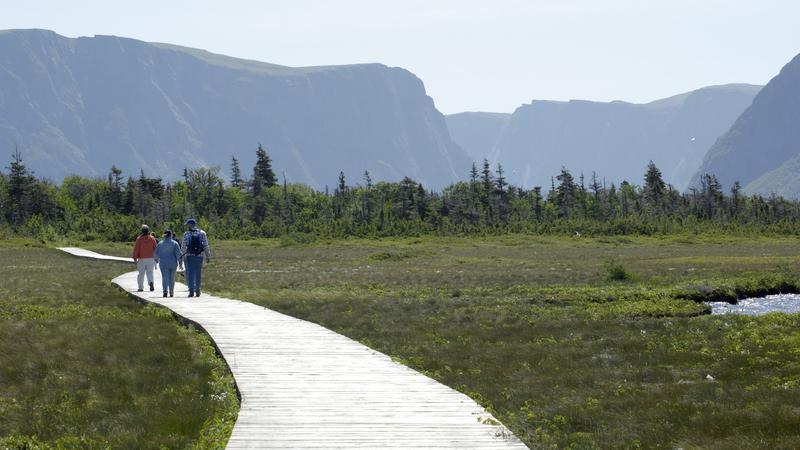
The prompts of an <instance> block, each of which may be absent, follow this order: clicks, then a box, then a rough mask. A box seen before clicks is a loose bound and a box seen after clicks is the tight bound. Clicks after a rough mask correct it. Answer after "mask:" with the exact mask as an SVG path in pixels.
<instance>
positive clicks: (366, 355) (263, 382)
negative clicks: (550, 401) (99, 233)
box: [61, 248, 527, 449]
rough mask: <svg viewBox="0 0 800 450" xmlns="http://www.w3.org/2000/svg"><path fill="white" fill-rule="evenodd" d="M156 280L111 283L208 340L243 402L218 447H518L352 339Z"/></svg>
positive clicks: (463, 401) (484, 418)
mask: <svg viewBox="0 0 800 450" xmlns="http://www.w3.org/2000/svg"><path fill="white" fill-rule="evenodd" d="M61 250H63V251H65V252H68V253H70V254H73V255H76V256H82V257H88V258H95V259H104V260H117V261H131V260H130V259H129V258H117V257H110V256H106V255H100V254H97V253H94V252H89V251H87V250H83V249H79V248H62V249H61ZM155 278H156V283H155V284H156V290H155V292H148V291H145V292H136V288H137V286H136V272H129V273H126V274H123V275H121V276H119V277H117V278H115V279H114V280H113V283H114V284H116V285H118V286H120V287H121V288H122V289H124V290H125V291H127V292H128V293H129V294H130V295H132V296H134V297H137V298H138V299H140V300H143V301H145V302H149V303H154V304H157V305H161V306H164V307H167V308H169V309H171V310H172V311H173V312H175V313H176V314H177V315H178V316H180V317H182V318H184V319H186V320H189V321H192V322H194V323H196V324H198V325H199V326H200V327H202V329H203V330H205V331H206V332H207V333H208V334H209V336H210V337H211V339H212V340H213V341H214V343H215V345H216V346H217V348H218V349H219V350H220V353H221V354H222V356H223V358H224V359H225V361H226V362H227V364H228V366H229V367H230V369H231V372H232V373H233V376H234V379H235V380H236V384H237V389H238V390H239V392H240V395H241V398H242V404H241V410H240V412H239V416H238V418H237V421H236V425H235V426H234V429H233V433H232V434H231V437H230V440H229V441H228V445H227V448H230V449H242V448H283V449H289V448H318V449H330V448H337V449H338V448H381V449H407V448H432V449H433V448H436V449H524V448H527V447H525V445H524V444H522V442H520V441H519V439H517V438H516V437H515V436H514V435H513V434H512V433H511V432H510V431H509V430H508V429H507V428H506V427H504V426H503V425H501V424H500V423H499V422H497V420H495V419H494V417H492V415H491V414H489V413H488V412H487V411H486V410H485V409H483V408H482V407H481V406H480V405H478V404H477V403H475V402H474V401H473V400H472V399H471V398H469V397H467V396H466V395H464V394H462V393H460V392H457V391H455V390H453V389H450V388H448V387H447V386H444V385H443V384H441V383H438V382H436V381H435V380H432V379H431V378H428V377H426V376H424V375H422V374H420V373H418V372H415V371H413V370H411V369H409V368H408V367H405V366H403V365H401V364H398V363H396V362H394V361H393V360H392V359H391V358H390V357H388V356H387V355H384V354H382V353H380V352H377V351H375V350H372V349H370V348H368V347H366V346H364V345H362V344H360V343H358V342H356V341H354V340H352V339H349V338H347V337H345V336H342V335H340V334H337V333H334V332H333V331H331V330H328V329H326V328H324V327H321V326H319V325H316V324H313V323H310V322H306V321H303V320H300V319H296V318H293V317H290V316H287V315H284V314H281V313H278V312H276V311H272V310H270V309H267V308H263V307H261V306H258V305H254V304H252V303H247V302H242V301H239V300H233V299H227V298H220V297H216V296H212V295H208V294H203V295H202V296H201V297H200V298H187V294H188V289H187V288H186V286H185V285H184V284H181V283H176V287H175V297H174V298H163V297H161V284H160V282H161V280H160V276H159V275H158V274H157V275H156V277H155Z"/></svg>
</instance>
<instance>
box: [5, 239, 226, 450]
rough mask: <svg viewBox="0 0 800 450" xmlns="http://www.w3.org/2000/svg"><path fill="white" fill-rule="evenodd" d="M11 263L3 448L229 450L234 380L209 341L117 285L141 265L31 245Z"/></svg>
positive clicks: (8, 250)
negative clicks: (122, 276)
mask: <svg viewBox="0 0 800 450" xmlns="http://www.w3.org/2000/svg"><path fill="white" fill-rule="evenodd" d="M26 245H27V246H26ZM0 261H2V262H3V264H0V280H2V283H0V448H37V449H38V448H49V447H58V448H81V449H84V448H141V449H147V448H153V449H158V448H173V449H177V448H222V447H223V446H224V443H225V442H226V441H227V438H228V435H229V433H230V429H231V426H232V424H233V422H234V421H235V418H236V414H237V412H238V400H237V398H236V391H235V388H234V385H233V380H232V377H231V376H230V374H229V372H227V368H226V367H225V366H224V363H223V362H222V361H221V360H220V359H219V358H218V357H217V356H216V355H215V354H214V348H213V346H212V345H211V343H210V342H209V341H208V339H207V338H206V337H205V335H203V334H201V333H199V332H197V331H194V330H192V329H190V328H185V327H183V326H181V325H179V324H178V323H177V322H176V321H175V320H173V318H172V316H171V314H169V313H168V312H167V311H166V310H164V309H158V308H155V307H145V306H142V305H139V304H137V303H135V302H133V301H132V300H131V299H130V298H128V296H127V295H125V294H124V293H122V292H121V291H119V290H118V289H117V288H116V287H113V286H111V284H110V280H111V279H112V278H113V277H115V276H117V275H119V274H121V273H123V272H125V271H127V270H131V268H132V266H131V265H126V264H124V263H114V262H98V261H90V260H85V259H79V258H76V257H72V256H69V255H66V254H64V253H62V252H60V251H58V250H53V249H47V248H42V247H38V246H36V245H31V242H14V243H9V242H7V243H4V244H2V245H0Z"/></svg>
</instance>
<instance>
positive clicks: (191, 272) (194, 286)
mask: <svg viewBox="0 0 800 450" xmlns="http://www.w3.org/2000/svg"><path fill="white" fill-rule="evenodd" d="M202 273H203V256H202V255H198V256H194V255H186V284H187V285H189V293H190V294H195V293H200V279H201V278H202Z"/></svg>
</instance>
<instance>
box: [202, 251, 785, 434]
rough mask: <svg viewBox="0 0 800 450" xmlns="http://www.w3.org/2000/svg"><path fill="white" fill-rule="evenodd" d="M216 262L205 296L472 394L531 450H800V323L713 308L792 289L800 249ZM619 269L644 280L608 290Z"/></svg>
mask: <svg viewBox="0 0 800 450" xmlns="http://www.w3.org/2000/svg"><path fill="white" fill-rule="evenodd" d="M215 251H216V261H215V263H214V264H212V265H210V266H209V267H208V269H207V274H206V275H205V276H204V283H205V284H206V286H207V288H208V290H209V291H213V292H215V293H219V294H222V295H226V296H230V297H234V298H242V299H245V300H249V301H252V302H255V303H259V304H263V305H266V306H268V307H271V308H274V309H277V310H279V311H282V312H285V313H287V314H290V315H293V316H296V317H300V318H303V319H307V320H311V321H313V322H317V323H320V324H322V325H324V326H326V327H329V328H331V329H334V330H336V331H338V332H340V333H343V334H345V335H347V336H350V337H352V338H354V339H357V340H359V341H361V342H363V343H365V344H366V345H369V346H371V347H373V348H375V349H377V350H380V351H382V352H385V353H387V354H389V355H391V356H393V357H394V358H396V359H397V360H399V361H401V362H403V363H404V364H407V365H409V366H411V367H413V368H415V369H417V370H419V371H422V372H423V373H426V374H428V375H430V376H431V377H433V378H435V379H437V380H440V381H442V382H443V383H445V384H447V385H449V386H452V387H454V388H456V389H459V390H461V391H463V392H465V393H467V394H468V395H471V396H472V397H473V398H475V399H476V400H477V401H479V402H480V403H482V404H484V405H485V406H487V407H488V408H489V409H490V410H492V411H493V412H494V413H495V414H496V416H497V417H498V418H499V419H500V420H502V421H503V422H504V423H505V424H506V425H508V426H510V427H511V428H512V430H513V431H514V432H515V433H516V434H517V435H518V436H519V437H521V438H522V439H523V440H524V441H525V442H526V443H528V444H529V445H530V446H531V447H533V448H562V447H574V448H639V447H642V448H652V447H670V448H672V447H683V448H698V447H702V448H733V447H735V448H797V447H800V409H798V408H797V406H796V405H799V404H800V375H798V374H800V352H799V351H798V349H800V331H799V330H800V328H799V327H798V326H800V319H799V318H798V316H797V315H792V316H787V315H778V314H775V315H767V316H764V317H757V318H753V317H720V316H708V315H704V313H706V312H707V311H708V308H707V307H706V306H705V305H704V304H703V303H701V301H703V300H706V299H709V298H715V297H727V298H732V299H733V300H735V298H737V297H738V296H741V295H745V294H748V293H754V292H755V293H758V292H765V291H772V290H793V289H794V290H797V289H798V287H800V286H798V282H797V280H798V275H797V270H796V269H797V264H798V262H800V259H798V257H797V256H796V255H798V254H800V243H799V242H798V240H797V239H793V238H757V239H749V238H748V239H746V238H733V237H725V236H688V237H681V238H680V239H677V238H666V239H654V238H628V237H626V238H624V239H622V238H600V239H591V238H585V239H563V238H546V237H544V238H543V237H529V236H503V237H497V238H481V239H467V238H443V239H434V238H419V239H416V238H414V239H391V240H347V241H319V242H314V243H308V244H302V243H298V244H294V245H291V246H284V245H282V244H281V243H280V242H278V241H258V242H225V243H219V242H218V243H216V249H215ZM375 255H380V256H375ZM387 255H388V256H387ZM610 259H615V260H617V261H619V262H620V263H621V264H623V265H624V266H625V267H632V268H635V271H636V277H635V278H633V279H632V280H629V281H627V282H625V283H620V282H618V281H609V280H607V279H606V276H607V271H606V269H605V262H606V261H608V260H610ZM709 376H710V377H709Z"/></svg>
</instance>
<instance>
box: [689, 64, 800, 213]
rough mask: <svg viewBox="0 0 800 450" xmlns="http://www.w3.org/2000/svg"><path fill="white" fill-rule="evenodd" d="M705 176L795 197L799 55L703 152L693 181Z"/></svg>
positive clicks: (799, 186) (799, 156)
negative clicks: (708, 174)
mask: <svg viewBox="0 0 800 450" xmlns="http://www.w3.org/2000/svg"><path fill="white" fill-rule="evenodd" d="M704 173H712V174H714V175H716V176H717V178H718V179H719V180H720V182H721V183H722V185H723V186H724V187H725V188H726V189H728V188H729V187H730V186H731V185H733V183H734V182H735V181H737V180H738V181H739V182H740V183H741V184H742V186H744V190H745V191H746V192H750V193H760V194H763V195H769V194H771V193H773V192H774V193H777V194H779V195H782V196H785V197H789V198H800V55H798V56H795V58H794V59H792V61H791V62H789V63H788V64H787V65H786V66H784V67H783V69H782V70H781V71H780V73H779V74H778V75H777V76H775V78H773V79H772V80H771V81H770V82H769V83H767V85H766V86H764V89H762V90H761V92H759V93H758V95H757V96H756V97H755V99H753V104H752V106H750V107H749V108H747V110H746V111H744V112H743V113H742V115H741V116H740V117H739V118H738V119H737V120H736V122H735V123H734V124H733V126H731V128H730V130H729V131H728V132H727V133H725V134H724V135H722V136H721V137H720V138H719V139H718V140H717V141H716V143H714V145H713V147H711V148H710V149H709V150H708V153H707V154H706V155H705V159H704V160H703V164H702V166H701V167H700V169H699V170H698V171H697V174H696V175H695V177H694V181H693V183H694V184H698V183H699V181H698V180H699V177H700V176H701V175H702V174H704Z"/></svg>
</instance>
